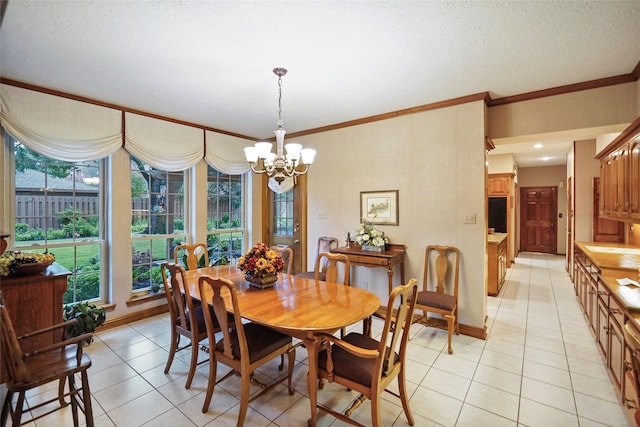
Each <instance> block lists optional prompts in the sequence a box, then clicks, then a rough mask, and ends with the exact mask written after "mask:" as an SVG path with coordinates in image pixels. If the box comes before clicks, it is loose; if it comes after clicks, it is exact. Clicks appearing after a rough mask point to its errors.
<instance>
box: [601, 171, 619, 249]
mask: <svg viewBox="0 0 640 427" xmlns="http://www.w3.org/2000/svg"><path fill="white" fill-rule="evenodd" d="M599 204H600V178H599V177H595V178H593V241H594V242H615V243H624V222H623V221H614V220H612V219H605V218H600V215H599V214H598V213H599V210H600V206H599Z"/></svg>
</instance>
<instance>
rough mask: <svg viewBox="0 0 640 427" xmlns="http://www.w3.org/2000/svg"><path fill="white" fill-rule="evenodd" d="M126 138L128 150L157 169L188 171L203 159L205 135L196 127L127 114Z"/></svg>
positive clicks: (125, 146)
mask: <svg viewBox="0 0 640 427" xmlns="http://www.w3.org/2000/svg"><path fill="white" fill-rule="evenodd" d="M125 135H126V142H125V145H124V148H125V150H127V151H128V152H129V153H130V154H131V155H133V156H135V157H137V158H138V159H140V160H142V161H143V162H145V163H147V164H149V165H151V166H153V167H154V168H157V169H162V170H167V171H181V170H185V169H188V168H190V167H192V166H193V165H195V164H196V163H198V162H199V161H200V160H201V159H202V158H203V157H204V133H203V132H202V129H198V128H195V127H191V126H186V125H181V124H178V123H173V122H169V121H166V120H159V119H154V118H151V117H146V116H141V115H138V114H133V113H126V115H125Z"/></svg>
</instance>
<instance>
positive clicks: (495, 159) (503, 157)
mask: <svg viewBox="0 0 640 427" xmlns="http://www.w3.org/2000/svg"><path fill="white" fill-rule="evenodd" d="M489 154H490V155H489V166H488V167H489V173H490V174H492V173H511V172H515V171H516V170H517V167H516V161H515V157H514V156H513V154H498V155H494V156H492V155H491V152H489Z"/></svg>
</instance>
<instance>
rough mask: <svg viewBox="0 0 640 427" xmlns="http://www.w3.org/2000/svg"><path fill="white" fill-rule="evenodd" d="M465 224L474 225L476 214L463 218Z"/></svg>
mask: <svg viewBox="0 0 640 427" xmlns="http://www.w3.org/2000/svg"><path fill="white" fill-rule="evenodd" d="M464 223H465V224H475V223H476V214H474V213H473V214H467V215H465V216H464Z"/></svg>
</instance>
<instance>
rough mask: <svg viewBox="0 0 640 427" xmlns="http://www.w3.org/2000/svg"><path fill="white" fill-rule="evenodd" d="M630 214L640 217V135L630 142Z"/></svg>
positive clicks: (632, 217)
mask: <svg viewBox="0 0 640 427" xmlns="http://www.w3.org/2000/svg"><path fill="white" fill-rule="evenodd" d="M628 211H629V216H630V217H631V219H640V135H637V136H636V137H635V138H634V139H633V140H632V141H631V142H629V209H628Z"/></svg>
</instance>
